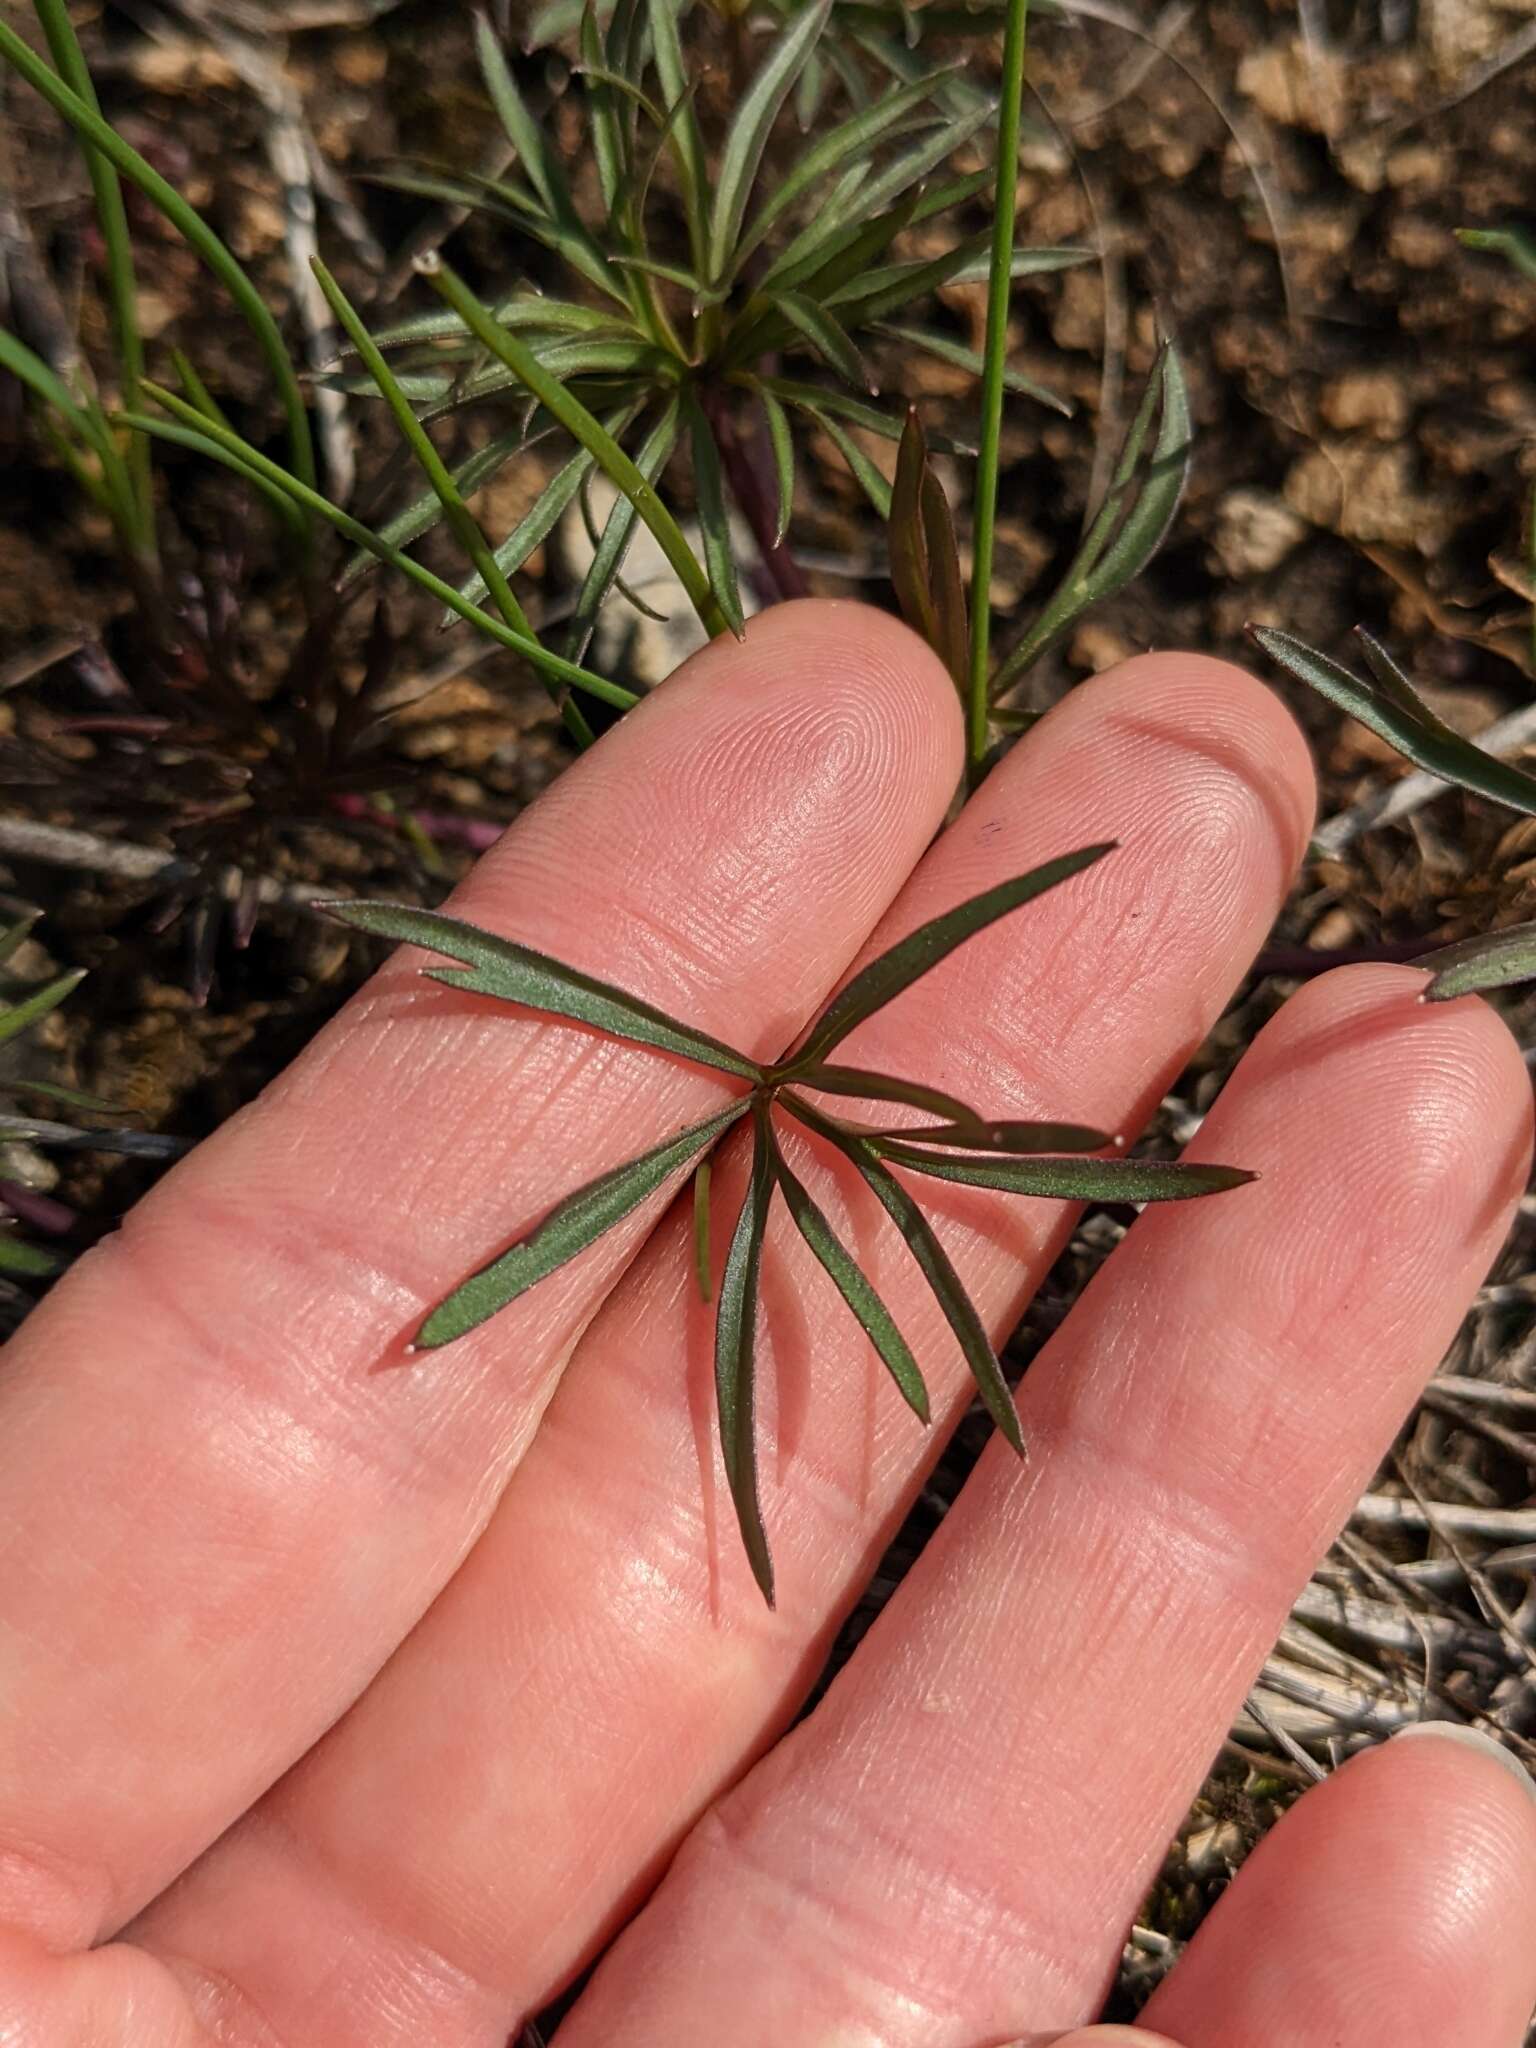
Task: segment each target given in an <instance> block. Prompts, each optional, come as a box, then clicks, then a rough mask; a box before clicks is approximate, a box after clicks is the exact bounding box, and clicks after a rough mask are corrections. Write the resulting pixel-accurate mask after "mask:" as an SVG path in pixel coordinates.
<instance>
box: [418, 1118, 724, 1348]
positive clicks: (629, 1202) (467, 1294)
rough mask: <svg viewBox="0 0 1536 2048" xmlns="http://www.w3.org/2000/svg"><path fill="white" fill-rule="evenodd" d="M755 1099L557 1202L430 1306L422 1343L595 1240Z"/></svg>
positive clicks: (461, 1324) (505, 1298) (462, 1326)
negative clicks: (514, 1240)
mask: <svg viewBox="0 0 1536 2048" xmlns="http://www.w3.org/2000/svg"><path fill="white" fill-rule="evenodd" d="M749 1106H750V1098H747V1099H744V1100H742V1101H740V1102H733V1103H732V1104H731V1106H730V1108H729V1109H723V1110H720V1111H719V1112H718V1113H717V1114H716V1115H714V1116H711V1117H706V1118H705V1119H704V1121H703V1122H702V1123H697V1124H691V1125H690V1126H689V1127H688V1129H687V1130H685V1131H680V1132H678V1134H677V1135H676V1136H675V1137H671V1138H667V1139H664V1140H663V1141H662V1143H661V1144H659V1145H655V1146H653V1147H652V1148H651V1150H650V1151H649V1152H643V1153H641V1155H640V1157H639V1158H638V1159H631V1160H630V1161H629V1163H628V1165H626V1166H616V1167H614V1168H613V1170H612V1171H611V1172H609V1173H603V1174H599V1175H598V1177H597V1178H596V1179H595V1180H590V1181H588V1182H587V1184H586V1185H585V1186H584V1187H580V1188H577V1189H576V1191H575V1193H574V1194H569V1195H567V1196H566V1197H565V1198H564V1200H563V1201H560V1202H557V1203H556V1205H555V1207H554V1208H553V1209H551V1210H550V1212H549V1214H548V1215H547V1216H546V1217H545V1218H544V1220H543V1222H542V1223H540V1224H539V1225H538V1226H537V1228H536V1229H534V1230H531V1231H529V1233H528V1235H527V1236H526V1237H522V1238H519V1239H518V1241H517V1243H516V1244H514V1245H512V1246H510V1247H509V1248H508V1249H507V1250H506V1251H504V1252H503V1253H501V1255H500V1256H499V1257H498V1258H495V1259H492V1260H491V1262H490V1263H489V1264H488V1265H485V1266H482V1267H481V1268H480V1270H479V1272H477V1273H475V1274H472V1275H471V1277H470V1278H469V1279H468V1280H466V1281H465V1282H464V1283H463V1285H462V1286H460V1287H456V1288H455V1289H454V1291H453V1293H452V1294H450V1295H449V1296H448V1298H447V1300H446V1301H444V1302H443V1303H441V1304H440V1306H439V1307H437V1308H435V1309H434V1310H433V1311H432V1313H431V1315H429V1316H428V1317H427V1319H426V1321H425V1322H424V1323H423V1324H422V1326H421V1329H420V1330H419V1331H418V1333H417V1336H416V1345H417V1348H418V1349H421V1350H426V1351H433V1350H436V1349H437V1348H438V1347H439V1346H440V1345H443V1344H451V1343H453V1341H454V1340H455V1338H458V1337H462V1336H464V1335H465V1334H466V1332H468V1331H470V1330H473V1329H475V1328H477V1327H478V1326H479V1325H480V1324H481V1323H483V1322H486V1321H488V1320H489V1318H490V1317H491V1316H493V1315H495V1314H496V1312H497V1310H498V1309H503V1308H505V1307H506V1306H507V1304H508V1303H509V1302H512V1301H516V1299H517V1297H518V1296H519V1295H520V1294H526V1293H527V1291H528V1289H529V1288H530V1287H533V1286H535V1285H536V1284H537V1283H538V1282H539V1281H540V1280H543V1279H546V1278H547V1277H548V1275H549V1274H551V1273H553V1272H554V1271H555V1270H556V1269H557V1268H558V1267H560V1266H563V1265H564V1264H565V1263H566V1261H567V1260H569V1259H574V1258H575V1257H576V1256H577V1254H578V1253H580V1252H584V1251H585V1250H586V1249H587V1247H588V1245H590V1244H595V1243H596V1241H597V1240H598V1238H600V1237H601V1236H602V1235H603V1234H604V1232H605V1231H609V1230H612V1228H613V1227H614V1225H615V1224H616V1223H622V1222H623V1220H624V1218H625V1217H626V1216H628V1215H629V1214H630V1213H631V1211H632V1210H635V1209H638V1208H639V1206H640V1204H641V1203H642V1202H643V1201H645V1200H646V1199H647V1197H648V1196H650V1195H652V1194H654V1193H655V1192H656V1190H657V1189H658V1188H659V1187H661V1186H663V1185H664V1183H665V1182H666V1181H668V1180H669V1179H670V1178H671V1177H672V1175H673V1174H675V1173H676V1172H678V1170H679V1169H680V1168H682V1167H684V1166H686V1165H687V1164H688V1162H689V1160H690V1159H693V1158H695V1157H696V1156H697V1155H698V1154H699V1153H700V1152H702V1151H704V1150H705V1148H706V1147H707V1146H710V1145H712V1144H714V1142H715V1140H716V1139H717V1138H719V1137H720V1136H721V1135H722V1133H724V1132H725V1131H728V1130H729V1129H730V1127H731V1125H732V1124H733V1123H736V1122H738V1121H739V1120H740V1118H742V1117H743V1116H745V1115H746V1113H747V1110H748V1107H749Z"/></svg>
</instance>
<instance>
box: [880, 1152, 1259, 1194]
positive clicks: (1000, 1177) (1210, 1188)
mask: <svg viewBox="0 0 1536 2048" xmlns="http://www.w3.org/2000/svg"><path fill="white" fill-rule="evenodd" d="M868 1142H869V1143H870V1145H872V1146H873V1148H874V1149H875V1151H877V1152H878V1153H879V1154H880V1157H881V1158H882V1159H888V1160H890V1162H891V1164H892V1165H893V1166H905V1167H907V1168H908V1169H909V1170H910V1171H911V1172H913V1173H926V1174H928V1175H930V1176H931V1177H932V1178H933V1179H934V1180H948V1181H956V1182H958V1183H959V1184H960V1185H961V1186H962V1187H968V1188H996V1189H998V1190H999V1191H1000V1192H1002V1193H1003V1194H1009V1195H1042V1196H1046V1197H1048V1198H1049V1199H1050V1200H1052V1201H1058V1202H1183V1201H1187V1200H1189V1199H1190V1198H1191V1197H1192V1196H1195V1195H1219V1194H1223V1193H1225V1192H1226V1190H1227V1189H1229V1188H1240V1187H1243V1186H1244V1185H1246V1183H1247V1182H1249V1181H1251V1180H1254V1179H1256V1178H1257V1176H1256V1175H1255V1174H1252V1173H1246V1172H1244V1171H1243V1169H1242V1168H1241V1167H1237V1166H1187V1165H1186V1164H1185V1163H1184V1161H1183V1160H1182V1159H1040V1158H1035V1159H1030V1158H1016V1159H1015V1158H998V1157H995V1156H994V1157H992V1158H988V1159H957V1158H955V1157H954V1156H953V1154H950V1153H945V1152H939V1151H933V1152H930V1151H927V1150H925V1148H924V1147H923V1146H922V1145H920V1144H911V1143H908V1142H906V1141H904V1140H902V1139H899V1138H871V1139H869V1141H868Z"/></svg>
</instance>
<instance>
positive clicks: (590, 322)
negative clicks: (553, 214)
mask: <svg viewBox="0 0 1536 2048" xmlns="http://www.w3.org/2000/svg"><path fill="white" fill-rule="evenodd" d="M490 314H491V318H492V319H493V320H494V321H495V322H496V324H497V326H498V327H505V328H508V329H509V330H511V331H512V332H514V333H524V332H527V333H547V334H587V335H604V334H632V333H633V332H634V329H633V327H632V326H631V325H630V323H629V322H628V321H626V320H623V319H621V318H619V317H618V316H617V315H615V314H613V313H609V312H604V311H602V310H601V309H600V308H598V307H595V306H580V305H577V304H576V302H575V301H574V300H572V299H547V298H545V297H543V296H542V294H540V293H538V292H534V291H530V290H529V289H528V288H527V286H526V285H525V286H521V287H519V289H518V290H517V291H515V292H512V293H510V294H509V295H508V296H507V297H506V298H503V299H498V300H497V302H496V303H495V304H494V305H493V306H492V307H491V308H490ZM468 337H469V329H468V327H467V326H466V325H465V323H464V322H463V320H461V319H460V318H459V316H458V314H457V313H451V312H449V311H448V310H447V308H446V307H444V308H442V309H440V310H439V311H437V312H435V313H417V314H415V315H414V316H413V317H412V318H411V319H409V320H398V321H396V323H395V324H394V326H393V327H381V328H380V329H379V331H378V333H377V334H376V335H375V336H374V337H373V338H374V340H375V341H376V342H377V343H378V345H379V347H380V348H406V347H413V346H415V345H416V344H418V343H421V342H432V341H463V340H467V339H468ZM346 353H348V351H345V350H344V351H343V354H346Z"/></svg>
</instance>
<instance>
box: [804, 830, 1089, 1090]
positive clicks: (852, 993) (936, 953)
mask: <svg viewBox="0 0 1536 2048" xmlns="http://www.w3.org/2000/svg"><path fill="white" fill-rule="evenodd" d="M1113 850H1114V841H1113V840H1106V841H1104V842H1102V843H1101V844H1099V845H1096V846H1085V847H1082V848H1080V849H1079V850H1078V851H1077V852H1076V853H1066V854H1062V855H1061V856H1060V857H1059V858H1058V859H1056V860H1049V861H1046V862H1044V863H1043V864H1042V865H1041V866H1040V867H1037V868H1031V870H1030V871H1029V873H1028V874H1025V875H1016V876H1014V877H1013V879H1012V880H1010V881H1007V882H999V883H998V884H997V885H996V886H995V887H994V888H991V889H985V890H983V891H982V893H981V894H980V895H979V896H972V897H970V898H969V899H968V900H967V901H966V902H964V903H958V904H956V906H955V907H954V909H953V910H946V911H944V912H942V913H941V914H940V915H939V916H938V917H934V918H930V919H929V920H928V922H927V923H926V924H922V925H919V926H918V928H917V930H916V931H914V932H909V933H908V934H907V936H906V938H904V939H898V940H897V942H896V944H895V945H894V946H892V947H891V948H890V949H889V951H887V952H884V953H882V954H881V955H880V957H879V958H878V959H877V960H872V961H871V962H870V963H869V965H868V966H867V967H866V968H864V969H862V970H861V972H860V973H858V974H856V975H855V976H854V977H853V979H852V981H850V982H849V983H848V985H847V987H846V988H844V989H843V991H842V993H841V994H840V995H837V996H834V997H833V999H832V1001H831V1002H830V1003H829V1004H828V1005H827V1007H826V1009H825V1010H823V1011H822V1013H821V1015H820V1017H818V1018H817V1020H816V1022H815V1023H814V1024H813V1025H812V1026H811V1028H810V1033H809V1035H808V1037H807V1038H806V1040H805V1042H804V1044H803V1045H802V1046H801V1047H800V1049H799V1050H798V1051H797V1052H795V1053H793V1054H792V1055H791V1056H790V1058H789V1059H788V1060H787V1061H786V1062H785V1063H784V1066H783V1068H782V1071H783V1072H784V1073H786V1074H787V1075H789V1076H790V1077H792V1078H793V1079H795V1080H802V1079H804V1078H805V1073H806V1069H807V1068H808V1067H812V1066H814V1065H816V1063H817V1062H818V1061H819V1060H822V1059H824V1058H825V1057H826V1055H827V1054H828V1053H829V1052H830V1051H831V1050H832V1048H833V1046H834V1045H837V1044H838V1043H839V1042H840V1041H841V1040H842V1039H844V1038H846V1037H847V1036H848V1033H849V1032H850V1031H852V1030H853V1029H854V1028H855V1027H856V1026H857V1025H859V1024H862V1023H863V1022H864V1020H865V1018H866V1017H872V1016H873V1015H874V1013H875V1012H876V1010H882V1009H884V1008H885V1006H886V1004H887V1003H889V1002H891V1001H892V1000H893V998H895V997H896V996H899V995H900V994H902V992H903V991H904V990H906V989H908V988H910V987H911V986H912V984H913V982H915V981H917V980H918V979H919V978H920V977H921V976H923V975H925V974H927V973H928V972H929V971H930V969H932V968H934V967H937V966H938V964H939V962H940V961H941V960H947V959H948V958H949V955H950V954H951V953H952V952H954V950H955V948H956V947H957V946H961V945H963V944H964V943H965V941H966V940H967V939H971V938H974V937H975V936H976V934H977V933H978V932H981V931H985V930H986V928H987V926H988V925H991V924H995V923H996V922H997V920H998V919H999V918H1000V917H1007V916H1008V915H1009V914H1010V913H1011V912H1012V911H1015V910H1017V909H1019V908H1020V907H1021V906H1022V905H1023V904H1025V903H1030V902H1033V900H1034V899H1035V897H1037V896H1043V895H1044V894H1045V893H1046V891H1047V890H1048V889H1055V888H1058V887H1059V886H1060V885H1061V884H1062V883H1063V882H1066V881H1070V879H1071V878H1072V876H1074V875H1080V874H1081V873H1082V872H1083V870H1084V869H1085V868H1091V867H1092V866H1093V865H1094V863H1095V862H1096V861H1100V860H1102V859H1103V858H1104V856H1105V854H1106V853H1110V852H1112V851H1113Z"/></svg>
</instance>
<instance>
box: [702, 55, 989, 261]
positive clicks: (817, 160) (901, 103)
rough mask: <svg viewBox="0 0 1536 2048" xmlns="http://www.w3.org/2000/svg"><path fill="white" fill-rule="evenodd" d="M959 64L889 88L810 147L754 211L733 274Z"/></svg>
mask: <svg viewBox="0 0 1536 2048" xmlns="http://www.w3.org/2000/svg"><path fill="white" fill-rule="evenodd" d="M954 68H955V67H953V66H948V67H946V68H945V69H944V70H941V71H935V72H930V73H929V74H928V75H927V76H926V77H924V78H919V79H915V80H914V81H913V82H912V84H911V85H907V86H903V87H902V88H901V89H900V90H899V91H897V92H892V93H887V94H886V96H885V97H884V98H883V99H882V100H880V101H878V102H877V103H876V104H875V105H874V106H872V107H866V108H864V109H863V110H862V111H861V112H859V113H857V114H854V115H852V116H851V117H850V118H849V119H848V120H846V121H841V122H839V123H838V125H837V126H836V127H835V128H833V129H831V130H829V131H828V133H827V134H826V135H824V136H823V137H822V138H821V140H820V141H819V142H817V143H816V144H814V146H813V147H812V148H810V149H808V150H807V151H806V152H805V154H804V156H802V157H801V158H800V159H799V161H798V162H797V163H796V164H795V166H794V168H793V170H791V171H790V172H789V174H788V175H787V176H786V177H784V178H783V179H781V180H780V182H779V184H778V185H777V186H775V188H774V190H773V192H772V193H771V194H770V195H769V197H768V198H767V199H765V200H764V201H763V203H762V205H761V206H760V207H759V208H758V210H757V212H756V214H755V215H754V216H753V219H752V223H751V225H750V226H749V227H748V228H747V230H746V232H745V233H744V234H743V235H742V237H741V239H740V241H739V242H738V243H737V245H736V253H735V257H734V259H733V261H732V264H731V275H732V276H734V275H735V274H736V273H737V272H738V271H739V270H740V268H741V265H742V263H743V261H744V260H745V259H746V258H747V257H748V256H750V255H751V253H752V251H753V250H754V249H755V248H756V247H757V246H758V244H759V243H760V242H761V241H762V239H763V237H764V236H765V235H766V234H767V232H768V230H769V229H770V228H771V227H772V226H773V224H774V222H775V221H776V220H779V219H780V218H781V217H782V216H783V215H784V214H785V213H787V212H788V211H789V210H790V208H791V207H793V206H794V205H795V203H796V202H797V201H798V200H799V199H800V198H802V197H803V196H804V195H805V194H806V193H808V192H810V191H811V190H812V188H813V187H814V186H815V185H817V184H818V183H819V182H820V181H821V179H823V178H825V177H828V176H830V174H831V173H832V172H833V171H837V170H841V169H844V168H845V167H847V166H849V165H856V164H859V163H861V162H862V161H863V160H864V159H865V158H866V157H867V156H868V155H869V154H870V153H871V152H872V151H873V150H874V149H875V148H876V147H877V146H878V144H879V143H880V142H881V141H882V140H883V139H884V138H885V136H886V135H887V134H888V133H889V131H890V130H891V129H893V128H895V127H896V126H897V125H898V124H899V123H900V122H902V121H904V120H905V119H906V118H907V116H908V115H909V114H910V113H911V112H912V110H913V109H914V108H915V107H918V106H920V105H921V104H922V103H923V101H924V100H926V99H928V98H930V97H931V96H932V93H933V90H934V87H935V86H936V85H937V84H938V82H939V81H940V80H941V79H944V78H946V77H948V76H949V75H950V73H951V71H952V70H953V69H954Z"/></svg>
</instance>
